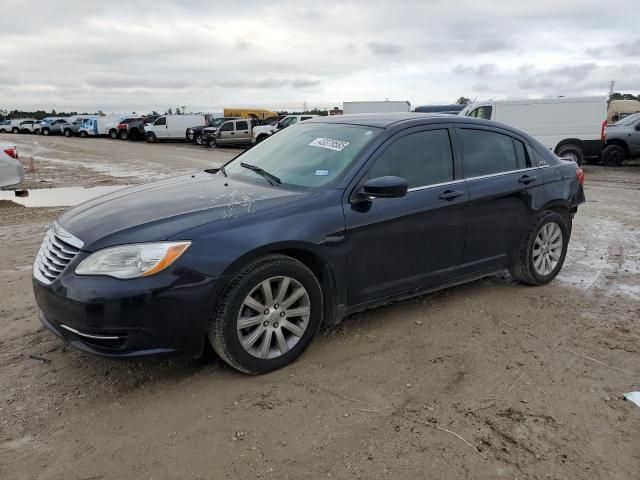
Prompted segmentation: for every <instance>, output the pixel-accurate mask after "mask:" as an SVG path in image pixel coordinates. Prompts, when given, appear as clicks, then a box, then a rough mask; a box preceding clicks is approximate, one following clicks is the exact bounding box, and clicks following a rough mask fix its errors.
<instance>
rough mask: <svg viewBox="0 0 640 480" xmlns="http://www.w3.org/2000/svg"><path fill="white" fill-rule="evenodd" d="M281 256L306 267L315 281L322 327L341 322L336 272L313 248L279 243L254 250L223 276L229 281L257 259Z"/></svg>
mask: <svg viewBox="0 0 640 480" xmlns="http://www.w3.org/2000/svg"><path fill="white" fill-rule="evenodd" d="M273 254H280V255H285V256H287V257H291V258H293V259H295V260H297V261H299V262H300V263H302V264H303V265H305V266H306V267H307V268H308V269H309V270H311V271H312V272H313V274H314V275H315V276H316V278H317V279H318V282H319V283H320V287H321V288H322V294H323V295H322V298H323V319H322V322H323V324H325V325H335V324H337V323H339V322H340V320H342V316H343V313H342V311H343V310H344V308H343V307H341V306H342V305H343V304H344V295H342V294H341V287H340V286H339V284H338V279H337V276H336V273H335V269H334V268H333V267H332V264H331V262H330V261H329V260H328V259H327V258H325V257H324V256H323V255H322V254H321V253H320V252H319V251H318V248H317V246H316V245H314V244H309V243H306V242H279V243H274V244H270V245H265V246H261V247H259V248H257V249H255V250H252V251H250V252H247V253H245V254H244V255H242V256H240V257H239V258H237V259H236V260H234V261H233V262H232V263H231V264H230V265H229V266H228V267H227V268H226V269H225V271H224V272H223V274H222V275H223V276H224V277H227V278H231V277H233V276H235V275H237V274H238V273H240V271H241V270H242V269H243V268H244V267H245V266H246V265H248V264H249V263H251V262H252V261H255V260H256V259H258V258H260V257H266V256H268V255H273Z"/></svg>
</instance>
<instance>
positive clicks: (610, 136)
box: [600, 113, 640, 166]
mask: <svg viewBox="0 0 640 480" xmlns="http://www.w3.org/2000/svg"><path fill="white" fill-rule="evenodd" d="M639 156H640V113H634V114H633V115H629V116H628V117H625V118H623V119H622V120H620V121H618V122H616V123H614V124H613V125H607V128H606V130H605V144H604V148H603V149H602V155H601V157H600V158H601V161H602V163H604V164H605V165H610V166H618V165H622V162H624V161H625V159H629V158H634V157H639Z"/></svg>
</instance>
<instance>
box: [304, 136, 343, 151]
mask: <svg viewBox="0 0 640 480" xmlns="http://www.w3.org/2000/svg"><path fill="white" fill-rule="evenodd" d="M309 145H310V146H312V147H320V148H326V149H328V150H334V151H336V152H341V151H342V150H343V149H344V148H345V147H346V146H347V145H349V142H344V141H342V140H335V139H333V138H316V139H315V140H314V141H313V142H311V143H310V144H309Z"/></svg>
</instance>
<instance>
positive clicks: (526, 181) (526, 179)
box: [518, 175, 538, 185]
mask: <svg viewBox="0 0 640 480" xmlns="http://www.w3.org/2000/svg"><path fill="white" fill-rule="evenodd" d="M537 179H538V178H537V177H536V176H535V175H523V176H521V177H520V178H519V179H518V181H519V182H520V183H524V184H525V185H527V184H529V183H531V182H535V181H536V180H537Z"/></svg>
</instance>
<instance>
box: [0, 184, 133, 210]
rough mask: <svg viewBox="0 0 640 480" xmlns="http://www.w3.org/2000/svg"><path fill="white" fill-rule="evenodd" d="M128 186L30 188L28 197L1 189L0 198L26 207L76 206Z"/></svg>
mask: <svg viewBox="0 0 640 480" xmlns="http://www.w3.org/2000/svg"><path fill="white" fill-rule="evenodd" d="M127 186H128V185H113V186H103V187H89V188H83V187H63V188H42V189H35V190H29V196H28V197H16V195H15V193H14V192H11V191H0V200H10V201H12V202H15V203H18V204H20V205H24V206H25V207H74V206H76V205H79V204H80V203H83V202H86V201H88V200H91V199H93V198H96V197H99V196H100V195H106V194H107V193H111V192H115V191H116V190H120V189H122V188H125V187H127Z"/></svg>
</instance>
